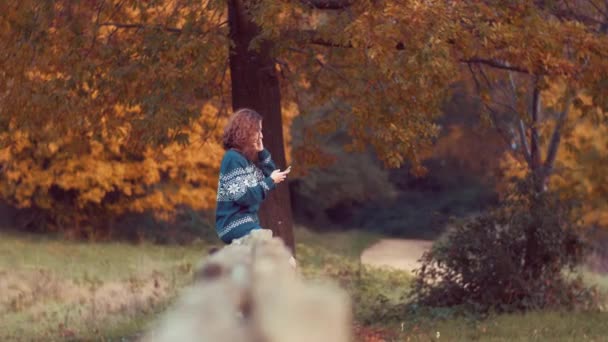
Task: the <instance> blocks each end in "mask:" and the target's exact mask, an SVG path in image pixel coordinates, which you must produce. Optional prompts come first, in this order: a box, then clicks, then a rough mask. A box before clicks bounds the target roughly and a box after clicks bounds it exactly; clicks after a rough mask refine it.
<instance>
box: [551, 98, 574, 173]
mask: <svg viewBox="0 0 608 342" xmlns="http://www.w3.org/2000/svg"><path fill="white" fill-rule="evenodd" d="M573 97H574V96H573V95H568V97H567V99H566V104H565V108H564V110H563V111H562V112H561V113H559V115H558V117H557V123H556V124H555V128H554V129H553V134H552V135H551V141H550V142H549V147H548V148H547V158H546V159H545V164H544V168H545V172H546V173H547V174H549V173H550V172H551V170H552V169H553V164H554V163H555V157H557V148H558V147H559V143H560V140H561V137H562V127H563V126H564V123H565V122H566V119H567V118H568V113H569V111H570V105H571V104H572V100H573Z"/></svg>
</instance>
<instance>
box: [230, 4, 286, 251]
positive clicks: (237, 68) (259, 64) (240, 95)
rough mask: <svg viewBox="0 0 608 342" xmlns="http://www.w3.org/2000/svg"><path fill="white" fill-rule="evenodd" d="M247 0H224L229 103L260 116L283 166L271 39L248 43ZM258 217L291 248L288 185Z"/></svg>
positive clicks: (251, 32)
mask: <svg viewBox="0 0 608 342" xmlns="http://www.w3.org/2000/svg"><path fill="white" fill-rule="evenodd" d="M246 6H247V0H229V1H228V21H229V26H230V38H231V39H232V42H233V44H234V46H233V47H232V49H231V51H230V75H231V78H232V107H233V109H234V110H236V109H239V108H243V107H246V108H251V109H254V110H255V111H257V112H258V113H260V114H261V115H262V116H263V117H264V124H263V134H264V146H265V147H266V148H267V149H268V150H269V151H270V153H271V154H272V158H273V159H274V161H275V163H276V164H277V167H278V168H280V169H284V168H285V167H286V165H285V163H286V161H285V148H284V145H283V123H282V118H281V94H280V91H279V90H280V88H279V80H278V78H277V72H276V69H275V63H274V60H273V58H272V57H271V56H270V54H269V52H270V49H271V47H272V43H271V42H267V41H266V42H263V43H262V44H261V45H260V46H259V48H258V49H255V50H250V49H249V45H250V43H251V41H252V39H253V38H255V37H256V36H257V35H258V33H259V27H258V26H257V25H256V24H255V23H253V22H252V21H251V20H250V18H249V15H248V13H247V10H246ZM260 221H261V224H262V226H263V227H264V228H268V229H271V230H272V232H273V235H275V236H279V237H280V238H282V239H283V241H284V242H285V244H286V245H287V246H288V247H289V248H290V249H291V251H292V253H294V252H295V248H294V238H293V218H292V212H291V203H290V196H289V187H288V186H287V183H283V184H281V185H279V186H277V188H276V189H275V190H274V191H271V193H270V195H269V196H268V197H267V198H266V200H265V201H264V203H263V204H262V207H261V208H260Z"/></svg>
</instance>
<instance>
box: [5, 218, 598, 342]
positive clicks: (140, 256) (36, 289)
mask: <svg viewBox="0 0 608 342" xmlns="http://www.w3.org/2000/svg"><path fill="white" fill-rule="evenodd" d="M295 234H296V241H297V242H298V244H297V249H296V251H297V258H298V261H299V267H300V270H301V272H302V274H303V275H304V276H306V277H308V278H311V279H315V278H319V277H327V276H328V277H331V278H333V279H334V280H335V281H337V282H338V283H340V284H341V285H342V286H343V287H344V288H345V289H346V290H347V291H348V292H349V293H350V294H351V298H352V302H353V305H354V307H353V309H354V315H355V318H356V325H355V327H354V328H355V332H356V336H357V338H358V340H359V341H383V340H384V341H408V340H410V341H472V340H476V341H513V340H517V341H579V340H583V341H585V340H588V341H604V340H608V314H606V313H559V312H537V313H528V314H525V315H500V316H494V317H490V318H488V319H485V320H481V321H480V320H473V319H465V318H459V319H430V318H429V317H425V316H411V315H402V314H399V313H398V311H395V310H396V309H395V308H398V304H399V303H401V302H402V299H401V297H402V296H403V295H404V294H405V293H407V291H408V288H409V284H410V281H411V277H410V275H409V274H406V273H403V272H395V271H388V270H375V269H374V270H372V269H368V268H366V267H363V266H362V265H361V264H360V262H359V257H358V256H359V255H360V253H361V251H362V250H363V249H364V248H365V247H367V246H369V245H371V244H372V243H374V242H376V241H377V240H378V239H379V238H380V236H378V235H376V234H373V233H365V232H358V231H351V232H334V233H327V234H319V233H312V232H310V231H307V230H305V229H302V228H298V229H296V232H295ZM208 247H209V243H208V242H204V241H201V242H195V243H193V244H191V245H188V246H158V245H152V244H146V243H143V244H137V245H134V244H127V243H82V242H66V241H62V240H57V239H54V238H49V237H47V238H45V237H40V236H36V235H25V234H14V233H12V234H11V233H6V232H0V341H64V340H98V341H131V340H134V339H135V337H136V336H137V335H138V333H140V332H141V331H142V330H145V328H146V326H147V325H148V324H150V323H152V322H153V319H154V318H155V317H157V315H158V313H159V312H162V311H163V309H165V308H166V307H167V305H169V304H170V303H171V300H172V299H173V298H174V297H175V295H176V294H177V293H178V291H179V289H180V288H182V287H183V286H184V285H186V284H187V283H188V282H189V281H190V279H191V277H192V271H193V269H194V268H195V267H196V265H197V264H198V263H199V262H200V261H201V258H202V257H203V256H204V255H205V254H206V251H207V249H208ZM588 279H590V281H593V282H596V283H598V284H600V285H602V284H603V285H602V286H606V288H608V281H607V279H608V278H606V277H599V276H595V275H588Z"/></svg>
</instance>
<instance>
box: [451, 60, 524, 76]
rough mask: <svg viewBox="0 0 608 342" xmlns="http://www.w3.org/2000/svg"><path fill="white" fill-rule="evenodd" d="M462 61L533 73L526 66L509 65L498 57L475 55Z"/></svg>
mask: <svg viewBox="0 0 608 342" xmlns="http://www.w3.org/2000/svg"><path fill="white" fill-rule="evenodd" d="M460 62H462V63H466V64H483V65H487V66H491V67H493V68H496V69H503V70H509V71H515V72H519V73H523V74H531V73H532V72H530V71H529V70H527V69H524V68H521V67H517V66H513V65H509V63H506V62H501V61H499V60H496V59H488V58H480V57H473V58H468V59H461V60H460Z"/></svg>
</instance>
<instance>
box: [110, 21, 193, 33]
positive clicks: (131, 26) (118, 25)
mask: <svg viewBox="0 0 608 342" xmlns="http://www.w3.org/2000/svg"><path fill="white" fill-rule="evenodd" d="M99 26H112V27H116V28H123V29H160V30H163V31H167V32H173V33H182V30H181V29H178V28H175V27H166V26H162V25H145V24H121V23H112V22H108V23H101V24H99Z"/></svg>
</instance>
